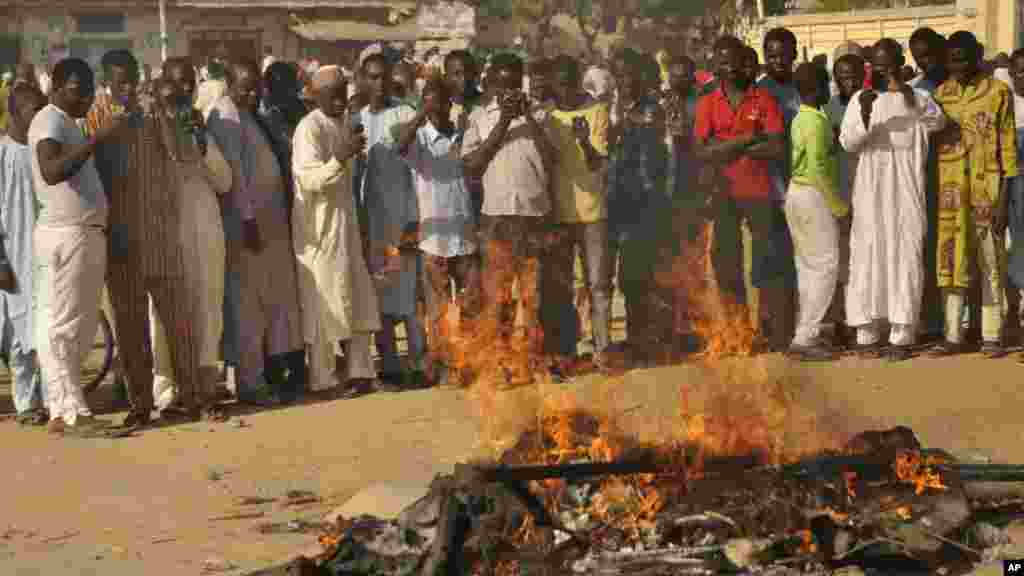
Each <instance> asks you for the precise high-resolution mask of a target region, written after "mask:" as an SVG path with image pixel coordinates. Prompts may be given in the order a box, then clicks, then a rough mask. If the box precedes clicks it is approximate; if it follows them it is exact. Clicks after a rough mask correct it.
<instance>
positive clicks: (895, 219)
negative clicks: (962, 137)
mask: <svg viewBox="0 0 1024 576" xmlns="http://www.w3.org/2000/svg"><path fill="white" fill-rule="evenodd" d="M872 60H873V62H872V68H871V73H872V76H873V78H872V86H873V87H874V89H875V90H879V91H869V90H862V91H860V92H858V93H857V94H855V95H854V96H853V98H851V99H850V104H849V106H848V107H847V109H846V114H845V115H844V116H843V124H842V128H841V132H840V136H839V140H840V143H841V144H842V146H843V148H844V149H846V150H847V151H848V152H850V153H854V154H859V155H860V160H859V162H858V164H857V173H856V176H855V180H854V188H853V224H852V230H851V241H850V279H849V285H848V287H847V293H846V318H847V323H848V325H849V326H852V327H856V328H857V345H858V347H860V348H862V349H863V350H864V351H866V352H868V353H870V354H872V355H873V354H876V353H877V351H878V350H879V348H880V344H881V342H880V341H881V329H882V326H883V323H885V322H888V323H889V324H890V326H891V330H890V333H889V343H890V345H891V346H892V348H891V350H890V358H891V359H893V360H904V359H906V358H908V357H909V350H908V347H909V346H910V345H912V344H914V338H915V335H916V326H917V323H918V320H919V318H920V309H921V295H922V291H923V289H924V242H925V231H926V207H925V184H926V183H925V167H926V165H927V162H928V141H929V138H930V137H931V135H932V134H934V133H936V132H938V131H940V130H942V129H943V128H944V127H945V121H946V119H945V116H944V115H943V113H942V110H941V109H940V108H939V106H938V104H936V103H935V100H933V99H932V97H931V96H929V95H928V93H927V92H924V91H921V90H915V89H913V88H911V87H909V86H908V85H907V84H905V83H904V82H903V81H902V80H901V79H900V70H901V68H902V67H903V64H904V56H903V49H902V47H901V46H900V45H899V44H898V43H897V42H895V41H893V40H889V39H883V40H881V41H879V42H878V44H876V45H875V48H874V50H873V57H872Z"/></svg>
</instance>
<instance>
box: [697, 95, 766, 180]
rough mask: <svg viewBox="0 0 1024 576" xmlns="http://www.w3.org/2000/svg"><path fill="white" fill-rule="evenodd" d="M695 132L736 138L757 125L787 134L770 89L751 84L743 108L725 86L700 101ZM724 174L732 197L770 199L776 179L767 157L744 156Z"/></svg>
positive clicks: (701, 136)
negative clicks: (726, 91)
mask: <svg viewBox="0 0 1024 576" xmlns="http://www.w3.org/2000/svg"><path fill="white" fill-rule="evenodd" d="M696 116H697V118H696V120H695V122H694V128H693V131H694V135H695V136H696V138H697V139H699V140H700V141H707V140H708V139H709V138H716V139H718V140H722V141H728V140H735V139H737V138H740V137H743V136H747V135H750V134H752V133H753V132H754V128H755V127H757V128H758V129H759V130H760V132H761V133H762V134H779V135H781V134H783V132H784V131H785V129H786V124H785V121H784V120H783V118H782V110H781V109H780V108H779V104H778V102H776V101H775V98H774V97H773V96H772V95H771V94H769V93H768V92H767V91H765V90H763V89H761V88H758V87H756V86H751V87H750V89H749V90H747V93H746V94H745V95H744V96H743V102H741V103H740V106H739V108H737V109H733V107H732V104H730V103H729V98H728V96H726V95H725V92H724V91H723V90H722V88H721V86H719V87H718V88H717V89H715V91H714V92H711V93H710V94H707V95H706V96H704V97H702V98H701V99H700V101H699V102H697V113H696ZM723 174H724V175H725V177H726V178H727V179H728V180H729V182H730V183H731V184H732V186H731V190H730V191H729V193H730V196H732V197H733V198H735V199H737V200H767V199H769V198H770V197H771V190H772V180H771V174H770V172H769V162H768V161H767V160H757V159H754V158H750V157H747V156H744V157H742V158H740V159H738V160H735V161H733V162H732V163H731V164H729V165H728V166H726V167H725V169H724V170H723Z"/></svg>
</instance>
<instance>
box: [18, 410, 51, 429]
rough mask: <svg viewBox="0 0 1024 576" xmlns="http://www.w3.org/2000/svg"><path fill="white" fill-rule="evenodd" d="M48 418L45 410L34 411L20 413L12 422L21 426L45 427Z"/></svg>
mask: <svg viewBox="0 0 1024 576" xmlns="http://www.w3.org/2000/svg"><path fill="white" fill-rule="evenodd" d="M49 420H50V417H49V416H48V415H47V414H46V411H45V410H42V409H36V410H29V411H28V412H22V413H21V414H18V415H17V416H15V417H14V421H15V422H17V423H18V424H19V425H21V426H45V425H46V423H47V422H49Z"/></svg>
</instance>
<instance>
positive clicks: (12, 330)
mask: <svg viewBox="0 0 1024 576" xmlns="http://www.w3.org/2000/svg"><path fill="white" fill-rule="evenodd" d="M31 154H32V153H31V151H30V150H29V147H28V144H27V143H25V144H19V143H18V142H15V141H14V139H12V138H11V137H10V136H4V137H3V138H0V232H2V233H3V238H2V240H3V248H4V253H5V254H6V256H7V260H8V262H9V263H10V266H11V270H12V271H13V272H14V278H15V290H14V292H12V293H10V294H8V293H6V292H0V314H2V316H3V317H2V320H3V322H2V328H3V330H2V334H0V338H2V340H3V342H2V343H0V344H2V346H3V348H4V351H6V352H7V353H8V357H9V359H8V365H9V367H10V369H11V376H12V380H13V382H12V383H13V385H14V394H13V396H14V408H15V410H16V411H17V412H18V413H19V414H21V413H25V412H27V411H29V410H33V409H35V408H39V407H41V406H42V403H43V388H42V382H41V381H40V379H39V364H38V362H37V359H36V355H35V349H36V347H35V339H34V338H33V336H34V334H33V320H34V318H35V314H34V311H33V307H34V302H33V295H34V293H35V290H34V288H35V285H34V284H33V280H32V258H33V251H32V234H33V229H34V228H35V225H36V206H35V201H36V197H35V192H34V191H33V190H34V188H33V185H32V155H31Z"/></svg>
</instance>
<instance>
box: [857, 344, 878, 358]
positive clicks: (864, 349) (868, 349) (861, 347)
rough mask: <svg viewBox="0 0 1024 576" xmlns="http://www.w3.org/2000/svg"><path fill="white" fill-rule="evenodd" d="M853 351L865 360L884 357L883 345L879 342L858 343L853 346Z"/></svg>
mask: <svg viewBox="0 0 1024 576" xmlns="http://www.w3.org/2000/svg"><path fill="white" fill-rule="evenodd" d="M853 352H854V353H855V354H857V356H858V357H860V358H862V359H864V360H877V359H878V358H881V357H882V345H881V344H879V343H877V342H876V343H874V344H857V345H856V346H854V347H853Z"/></svg>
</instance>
